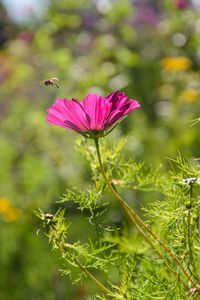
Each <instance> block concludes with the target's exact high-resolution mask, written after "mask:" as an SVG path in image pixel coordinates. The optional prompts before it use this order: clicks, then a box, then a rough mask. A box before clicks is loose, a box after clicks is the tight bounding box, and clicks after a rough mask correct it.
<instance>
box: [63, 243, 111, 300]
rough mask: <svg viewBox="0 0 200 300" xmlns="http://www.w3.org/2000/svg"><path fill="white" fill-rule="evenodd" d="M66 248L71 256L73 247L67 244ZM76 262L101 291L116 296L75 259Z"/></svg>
mask: <svg viewBox="0 0 200 300" xmlns="http://www.w3.org/2000/svg"><path fill="white" fill-rule="evenodd" d="M63 246H64V248H65V249H66V250H67V252H68V253H69V254H71V253H70V248H72V247H71V245H70V244H67V243H65V244H64V245H63ZM73 260H74V262H75V263H76V265H77V266H78V267H79V268H80V269H81V271H82V272H83V273H84V274H85V275H86V276H87V277H88V278H90V279H91V280H92V281H93V282H94V283H95V284H96V285H98V286H99V287H100V289H101V290H102V291H103V292H105V293H106V294H107V295H108V296H112V297H115V295H114V294H113V292H112V291H111V290H109V289H108V288H107V287H106V286H105V285H104V284H103V283H101V282H100V281H99V280H98V279H97V278H96V277H95V276H94V275H92V273H90V271H88V269H86V268H85V267H84V266H83V265H81V263H80V262H79V261H78V259H76V258H75V257H74V258H73Z"/></svg>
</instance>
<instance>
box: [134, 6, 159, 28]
mask: <svg viewBox="0 0 200 300" xmlns="http://www.w3.org/2000/svg"><path fill="white" fill-rule="evenodd" d="M134 5H135V8H136V14H135V17H134V25H136V26H145V25H148V26H149V25H150V26H156V25H157V23H158V22H159V16H160V11H159V7H157V6H153V5H149V4H147V3H143V2H139V1H138V2H137V1H136V2H135V3H134Z"/></svg>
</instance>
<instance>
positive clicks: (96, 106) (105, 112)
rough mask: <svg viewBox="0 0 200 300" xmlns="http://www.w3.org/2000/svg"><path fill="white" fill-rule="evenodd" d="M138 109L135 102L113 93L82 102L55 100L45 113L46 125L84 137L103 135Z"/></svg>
mask: <svg viewBox="0 0 200 300" xmlns="http://www.w3.org/2000/svg"><path fill="white" fill-rule="evenodd" d="M138 107H140V104H139V103H138V102H137V101H136V100H129V99H128V96H127V95H126V94H124V93H121V92H120V91H116V92H114V93H112V94H110V95H108V96H107V97H105V98H104V97H102V96H99V95H96V94H88V95H87V96H86V97H85V98H84V99H83V101H82V102H79V101H77V100H75V99H72V100H68V99H57V100H56V101H55V103H54V104H53V105H52V106H51V107H50V108H49V109H48V110H47V111H48V116H47V122H48V123H51V124H54V125H57V126H60V127H64V128H69V129H72V130H75V131H76V132H78V133H80V134H82V135H83V136H85V137H87V138H93V139H96V138H99V137H103V136H105V135H107V134H108V133H109V132H110V131H112V129H113V128H114V127H115V126H116V125H117V124H118V123H119V121H121V120H122V119H123V118H124V117H125V116H126V115H128V114H129V113H130V112H131V111H132V110H134V109H136V108H138Z"/></svg>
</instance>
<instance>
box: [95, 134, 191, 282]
mask: <svg viewBox="0 0 200 300" xmlns="http://www.w3.org/2000/svg"><path fill="white" fill-rule="evenodd" d="M94 142H95V146H96V150H97V156H98V161H99V165H100V169H101V173H102V176H103V177H104V179H105V181H106V183H107V185H108V187H109V188H110V190H111V191H112V192H113V194H114V195H115V197H116V199H117V200H118V201H119V203H120V205H121V206H122V208H123V209H124V210H125V212H126V213H127V214H128V216H129V215H131V216H132V217H133V218H134V219H135V220H136V221H137V223H138V224H139V225H140V226H141V227H143V228H144V229H145V230H146V231H147V232H148V233H149V234H150V235H151V236H152V237H153V238H154V239H155V240H156V241H158V242H159V243H160V245H161V246H162V248H163V249H164V250H165V252H166V253H167V254H169V255H170V256H171V258H172V259H173V260H174V261H175V262H176V264H177V265H178V266H179V268H180V269H181V270H182V272H183V273H184V274H185V276H186V277H187V278H188V280H189V281H190V282H191V283H192V284H193V285H194V286H195V283H194V281H193V280H192V278H191V276H190V274H188V272H187V271H186V270H185V269H184V267H183V266H182V264H181V262H180V261H179V259H178V258H177V257H176V255H175V254H174V253H173V252H172V251H171V250H170V248H169V247H168V246H167V245H166V244H165V243H164V242H163V241H161V239H160V238H159V237H158V236H157V235H156V234H155V233H154V232H153V231H152V230H151V229H150V228H149V227H148V226H147V225H146V224H145V223H144V221H143V220H142V219H141V218H140V217H139V216H138V215H137V214H136V213H135V211H134V210H133V209H132V208H131V207H130V206H129V205H128V204H127V203H126V201H125V200H124V199H123V198H122V197H121V196H120V194H119V193H118V192H117V190H116V189H115V188H114V187H113V185H112V183H110V181H109V179H108V178H107V175H106V172H105V170H104V167H103V164H102V160H101V154H100V150H99V141H98V138H97V139H95V140H94Z"/></svg>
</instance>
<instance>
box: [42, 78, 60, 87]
mask: <svg viewBox="0 0 200 300" xmlns="http://www.w3.org/2000/svg"><path fill="white" fill-rule="evenodd" d="M57 81H58V78H57V77H52V78H49V79H46V80H44V81H43V84H44V85H46V86H54V85H55V86H56V87H57V88H60V86H59V85H58V84H57V83H56V82H57Z"/></svg>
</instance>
